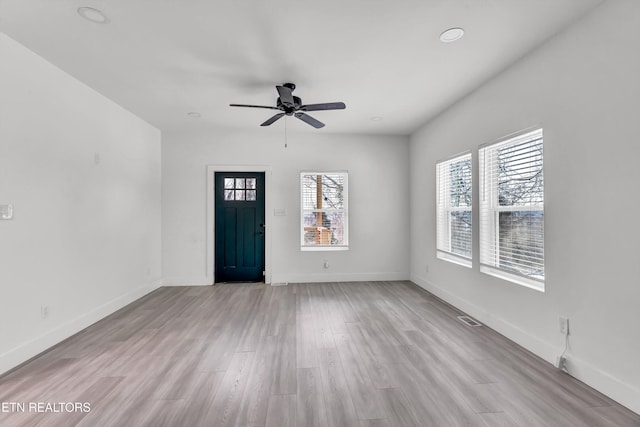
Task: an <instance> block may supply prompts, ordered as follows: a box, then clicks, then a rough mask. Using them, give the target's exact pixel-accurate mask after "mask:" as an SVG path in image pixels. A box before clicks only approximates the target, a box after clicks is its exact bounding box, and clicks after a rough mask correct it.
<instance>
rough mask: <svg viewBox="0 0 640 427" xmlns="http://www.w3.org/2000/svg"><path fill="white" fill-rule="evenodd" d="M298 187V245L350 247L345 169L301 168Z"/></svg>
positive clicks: (308, 247) (324, 248) (333, 247)
mask: <svg viewBox="0 0 640 427" xmlns="http://www.w3.org/2000/svg"><path fill="white" fill-rule="evenodd" d="M300 190H301V196H300V199H301V215H300V218H301V224H300V229H301V230H300V236H301V237H300V247H301V249H302V250H303V251H304V250H307V251H308V250H347V249H349V223H348V215H347V212H348V210H347V207H348V174H347V172H302V173H301V174H300Z"/></svg>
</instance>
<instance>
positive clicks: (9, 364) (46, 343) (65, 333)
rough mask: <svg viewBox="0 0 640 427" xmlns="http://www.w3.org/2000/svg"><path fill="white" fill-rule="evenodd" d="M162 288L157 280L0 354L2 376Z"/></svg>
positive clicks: (0, 372) (160, 282)
mask: <svg viewBox="0 0 640 427" xmlns="http://www.w3.org/2000/svg"><path fill="white" fill-rule="evenodd" d="M160 286H162V281H161V280H157V281H155V282H153V283H152V284H150V285H148V286H141V287H139V288H137V289H134V290H133V291H131V292H128V293H127V294H125V295H122V296H120V297H117V298H115V299H113V300H111V301H109V302H107V303H105V304H102V305H100V306H98V307H95V308H93V309H92V310H90V311H88V312H86V313H84V314H82V315H80V316H78V317H76V318H75V319H72V320H69V321H67V322H65V323H62V324H61V325H58V326H56V327H54V328H53V329H51V330H49V331H48V332H46V333H45V334H43V335H41V336H39V337H36V338H33V339H31V340H28V341H26V342H24V343H22V344H20V345H19V346H17V347H14V348H12V349H10V350H8V351H6V352H5V353H2V354H0V374H2V373H4V372H7V371H9V370H11V369H13V368H15V367H16V366H18V365H20V364H21V363H23V362H26V361H27V360H29V359H31V358H32V357H34V356H37V355H38V354H40V353H42V352H43V351H45V350H47V349H49V348H51V347H53V346H54V345H56V344H58V343H59V342H61V341H64V340H65V339H67V338H69V337H70V336H72V335H74V334H76V333H78V332H80V331H81V330H83V329H84V328H86V327H87V326H90V325H92V324H94V323H96V322H97V321H99V320H101V319H104V318H105V317H107V316H108V315H110V314H112V313H114V312H116V311H118V310H119V309H121V308H122V307H124V306H126V305H127V304H130V303H132V302H133V301H135V300H137V299H139V298H141V297H143V296H145V295H146V294H148V293H150V292H152V291H154V290H156V289H157V288H159V287H160Z"/></svg>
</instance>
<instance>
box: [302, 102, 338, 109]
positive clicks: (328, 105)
mask: <svg viewBox="0 0 640 427" xmlns="http://www.w3.org/2000/svg"><path fill="white" fill-rule="evenodd" d="M345 108H347V106H346V105H344V102H326V103H324V104H309V105H303V106H302V107H300V110H302V111H320V110H344V109H345Z"/></svg>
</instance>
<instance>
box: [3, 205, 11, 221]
mask: <svg viewBox="0 0 640 427" xmlns="http://www.w3.org/2000/svg"><path fill="white" fill-rule="evenodd" d="M0 219H13V205H0Z"/></svg>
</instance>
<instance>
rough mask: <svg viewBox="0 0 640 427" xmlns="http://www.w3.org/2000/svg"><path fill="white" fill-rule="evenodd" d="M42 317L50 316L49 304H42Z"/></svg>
mask: <svg viewBox="0 0 640 427" xmlns="http://www.w3.org/2000/svg"><path fill="white" fill-rule="evenodd" d="M40 317H41V318H42V319H46V318H47V317H49V306H48V305H43V306H40Z"/></svg>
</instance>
